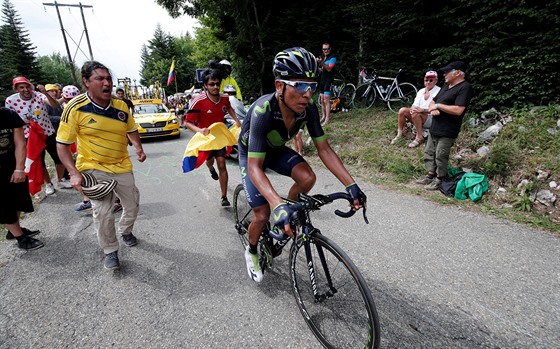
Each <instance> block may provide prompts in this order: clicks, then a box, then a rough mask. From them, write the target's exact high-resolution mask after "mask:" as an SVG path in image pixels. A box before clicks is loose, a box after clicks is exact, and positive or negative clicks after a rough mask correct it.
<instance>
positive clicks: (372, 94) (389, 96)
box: [353, 68, 418, 113]
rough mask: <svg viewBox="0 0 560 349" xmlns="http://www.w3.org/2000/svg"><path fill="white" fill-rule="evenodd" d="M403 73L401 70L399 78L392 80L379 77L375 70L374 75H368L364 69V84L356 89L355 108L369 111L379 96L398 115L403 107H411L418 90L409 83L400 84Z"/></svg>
mask: <svg viewBox="0 0 560 349" xmlns="http://www.w3.org/2000/svg"><path fill="white" fill-rule="evenodd" d="M402 72H403V69H399V71H398V72H397V76H395V77H394V78H391V77H385V76H379V74H378V73H377V71H376V70H375V69H374V70H373V73H372V74H368V72H367V70H366V68H362V69H361V70H360V79H361V80H362V83H361V84H360V85H358V87H357V88H356V93H355V95H354V101H353V104H354V106H355V107H356V108H366V109H369V108H371V107H372V106H373V104H374V103H375V101H376V99H377V97H378V96H379V98H380V99H381V100H382V101H383V102H385V103H387V106H388V107H389V109H390V110H391V111H393V112H395V113H398V112H399V109H400V108H402V107H407V106H410V105H411V104H412V102H413V101H414V98H416V94H417V93H418V90H417V89H416V86H414V85H413V84H411V83H409V82H399V75H400V74H401V73H402Z"/></svg>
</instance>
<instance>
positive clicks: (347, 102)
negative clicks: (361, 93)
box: [340, 84, 356, 109]
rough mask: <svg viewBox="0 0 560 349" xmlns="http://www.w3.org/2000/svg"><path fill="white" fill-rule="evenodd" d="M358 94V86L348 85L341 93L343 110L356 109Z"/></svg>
mask: <svg viewBox="0 0 560 349" xmlns="http://www.w3.org/2000/svg"><path fill="white" fill-rule="evenodd" d="M355 94H356V86H354V85H353V84H346V85H345V86H344V88H343V89H342V91H340V99H341V100H342V108H344V109H351V108H353V107H354V95H355Z"/></svg>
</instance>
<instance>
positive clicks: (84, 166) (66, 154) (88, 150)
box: [56, 61, 146, 269]
mask: <svg viewBox="0 0 560 349" xmlns="http://www.w3.org/2000/svg"><path fill="white" fill-rule="evenodd" d="M81 73H82V83H83V84H84V86H85V87H86V89H87V92H86V93H85V94H82V95H79V96H78V97H76V98H74V99H72V100H71V101H70V102H69V103H68V104H67V105H66V107H65V108H64V112H63V113H62V119H61V121H60V128H59V130H58V136H57V138H56V140H57V142H58V145H57V147H58V153H59V155H60V158H61V159H62V162H63V163H64V165H65V166H66V168H68V172H70V184H72V186H73V187H74V188H75V189H76V190H78V191H79V192H80V193H82V195H83V194H84V193H83V190H82V183H83V181H84V178H83V176H82V174H81V173H80V172H85V173H89V174H91V175H92V176H94V177H95V178H96V179H97V181H98V182H100V181H111V180H115V181H116V182H117V185H116V187H115V189H114V191H111V192H110V193H109V195H106V196H104V197H103V198H100V199H93V198H92V200H91V202H92V206H93V222H94V224H95V228H96V230H97V238H98V240H99V244H100V245H101V247H102V248H103V252H104V253H105V259H104V262H103V264H104V266H105V268H106V269H117V268H119V267H120V262H119V257H118V250H119V241H118V240H117V236H116V231H115V217H114V215H113V202H114V200H115V194H116V195H118V196H119V198H120V199H121V203H122V206H123V214H122V216H121V218H120V219H119V222H118V233H119V234H120V235H121V236H122V239H123V242H124V244H125V245H126V246H129V247H130V246H134V245H136V244H137V243H138V240H137V239H136V237H135V236H134V235H133V234H132V229H133V227H134V222H135V221H136V217H137V215H138V209H139V206H140V193H139V191H138V188H137V187H136V185H135V183H134V175H133V173H132V162H131V161H130V158H129V154H128V148H127V140H128V139H130V140H131V142H132V144H133V145H134V147H135V148H136V154H137V155H138V157H137V159H138V161H140V162H143V161H144V160H146V154H144V150H143V149H142V143H141V142H140V136H139V135H138V130H137V128H136V124H135V123H134V119H133V117H132V115H131V114H130V110H129V109H128V106H127V105H126V103H125V102H123V101H121V100H120V99H118V98H116V97H113V96H112V95H111V93H112V90H113V78H112V76H111V73H110V72H109V69H108V68H107V67H105V66H104V65H103V64H101V63H99V62H96V61H89V62H86V63H84V65H83V66H82V69H81ZM89 125H93V126H89ZM99 140H102V142H99ZM76 141H77V147H78V157H77V159H76V164H75V165H74V160H73V158H72V153H71V151H70V145H71V144H72V143H74V142H76Z"/></svg>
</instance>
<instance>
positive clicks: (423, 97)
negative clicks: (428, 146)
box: [391, 70, 441, 148]
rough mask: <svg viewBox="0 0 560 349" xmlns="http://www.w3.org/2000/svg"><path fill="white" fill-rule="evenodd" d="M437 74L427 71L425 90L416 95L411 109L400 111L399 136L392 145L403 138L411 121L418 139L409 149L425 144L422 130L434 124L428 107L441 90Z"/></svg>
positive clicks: (404, 108) (405, 108)
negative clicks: (406, 126)
mask: <svg viewBox="0 0 560 349" xmlns="http://www.w3.org/2000/svg"><path fill="white" fill-rule="evenodd" d="M437 81H438V78H437V73H436V72H435V71H433V70H430V71H427V72H426V74H425V75H424V86H425V87H424V88H422V89H420V91H418V93H417V94H416V98H415V99H414V102H413V103H412V106H411V107H410V108H407V107H403V108H401V109H399V116H398V121H397V136H396V137H395V138H393V140H392V141H391V144H395V143H397V141H398V140H399V139H400V138H402V133H403V129H404V126H405V124H406V122H407V121H410V122H411V123H412V124H413V125H414V128H416V138H415V139H414V140H413V141H412V142H411V143H410V144H409V145H408V147H409V148H416V147H417V146H419V145H420V144H422V143H424V134H423V133H422V128H423V127H426V128H429V127H430V125H431V123H432V114H429V113H428V107H429V106H430V102H431V101H432V99H433V98H434V97H435V96H436V95H437V94H438V92H439V90H440V89H441V88H440V87H439V86H437V85H436V84H437Z"/></svg>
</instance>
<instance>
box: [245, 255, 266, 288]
mask: <svg viewBox="0 0 560 349" xmlns="http://www.w3.org/2000/svg"><path fill="white" fill-rule="evenodd" d="M245 262H246V263H247V273H248V274H249V276H250V277H251V279H253V281H255V282H261V281H262V279H263V273H262V270H261V267H260V265H259V256H258V255H256V254H252V253H251V252H249V246H247V249H246V250H245Z"/></svg>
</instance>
